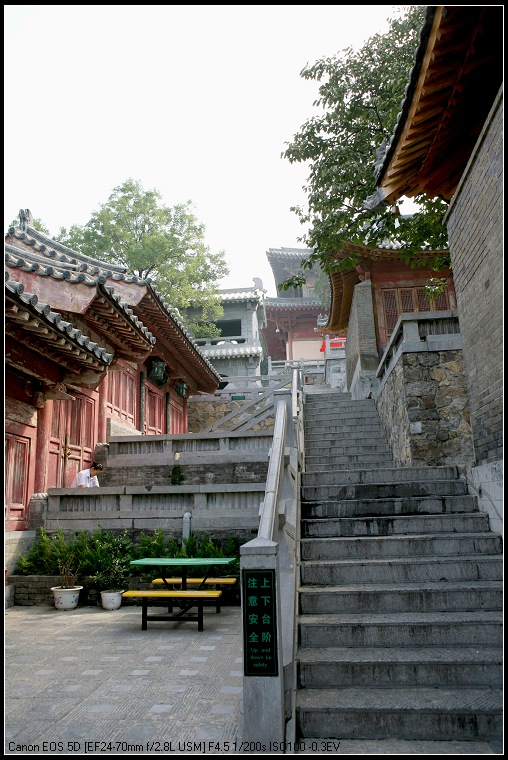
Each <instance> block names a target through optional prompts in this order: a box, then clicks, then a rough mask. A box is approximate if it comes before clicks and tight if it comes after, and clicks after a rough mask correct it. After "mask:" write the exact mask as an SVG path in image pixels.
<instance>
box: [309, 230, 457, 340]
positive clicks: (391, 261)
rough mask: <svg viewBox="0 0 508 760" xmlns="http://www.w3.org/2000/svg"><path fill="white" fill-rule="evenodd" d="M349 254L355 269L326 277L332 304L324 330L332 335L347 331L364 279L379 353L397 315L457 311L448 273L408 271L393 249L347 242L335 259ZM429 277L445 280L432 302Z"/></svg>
mask: <svg viewBox="0 0 508 760" xmlns="http://www.w3.org/2000/svg"><path fill="white" fill-rule="evenodd" d="M431 253H434V254H435V253H437V252H436V251H434V252H431ZM352 254H354V255H355V256H356V257H357V258H358V262H359V263H358V265H357V266H356V267H351V268H348V269H345V270H337V271H335V272H332V274H331V275H330V281H331V286H332V302H331V306H330V313H329V316H328V320H327V322H326V324H325V325H324V327H323V329H324V330H326V331H328V332H332V333H333V332H335V333H341V332H343V331H347V328H348V325H349V318H350V313H351V305H352V302H353V292H354V288H355V286H356V285H358V283H360V282H364V281H365V280H370V281H371V284H372V297H373V304H372V308H373V316H374V324H375V330H376V342H377V348H378V349H379V350H380V351H381V350H382V349H384V348H385V347H386V345H387V343H388V341H389V339H390V336H391V334H392V332H393V329H394V327H395V325H396V324H397V320H398V318H399V317H400V315H401V314H406V313H409V312H422V311H446V310H448V309H456V308H457V302H456V297H455V288H454V285H453V277H452V274H451V270H449V269H443V270H441V271H439V272H436V271H433V270H431V269H426V268H425V267H416V268H411V267H410V266H409V265H408V264H405V263H404V262H403V261H402V260H401V259H400V257H399V253H398V251H397V250H395V249H389V248H383V247H379V248H372V247H368V246H362V245H357V244H353V243H348V245H347V246H346V248H345V249H344V250H343V251H342V252H341V253H340V254H338V255H337V258H338V259H344V258H346V257H348V256H350V255H352ZM429 255H430V254H429ZM432 278H434V279H438V280H443V281H446V282H445V287H444V290H443V292H442V293H440V294H439V295H438V296H437V297H436V298H435V299H430V298H429V297H428V294H427V291H426V287H427V286H428V285H429V282H430V280H431V279H432Z"/></svg>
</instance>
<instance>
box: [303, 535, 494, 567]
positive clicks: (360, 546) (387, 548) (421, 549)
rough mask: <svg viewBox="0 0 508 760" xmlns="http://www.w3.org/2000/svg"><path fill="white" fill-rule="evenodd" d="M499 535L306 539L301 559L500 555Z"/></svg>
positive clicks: (383, 558)
mask: <svg viewBox="0 0 508 760" xmlns="http://www.w3.org/2000/svg"><path fill="white" fill-rule="evenodd" d="M501 552H502V540H501V536H499V535H496V534H495V533H491V532H490V531H487V532H485V533H442V534H439V535H437V534H432V535H425V534H413V535H410V536H406V535H396V536H359V537H346V536H340V537H327V538H323V539H319V538H307V539H303V540H302V541H301V558H302V560H313V559H319V560H341V561H342V560H348V559H365V560H374V559H382V560H387V559H388V558H390V557H394V558H397V559H402V558H403V557H424V556H425V557H431V556H432V557H443V556H448V555H449V556H457V557H458V556H460V555H464V554H471V555H474V554H476V553H483V554H501Z"/></svg>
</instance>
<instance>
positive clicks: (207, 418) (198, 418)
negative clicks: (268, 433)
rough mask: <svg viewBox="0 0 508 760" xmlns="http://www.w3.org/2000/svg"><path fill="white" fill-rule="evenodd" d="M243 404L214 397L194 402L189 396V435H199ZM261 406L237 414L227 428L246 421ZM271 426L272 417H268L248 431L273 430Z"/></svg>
mask: <svg viewBox="0 0 508 760" xmlns="http://www.w3.org/2000/svg"><path fill="white" fill-rule="evenodd" d="M246 400H247V397H246ZM244 403H245V401H222V400H219V399H217V398H215V397H214V396H211V397H210V398H209V399H203V400H201V399H200V400H199V401H198V400H197V398H196V400H194V397H192V396H191V397H190V398H189V401H188V405H187V414H188V429H189V433H200V432H202V431H203V430H208V429H209V428H210V427H211V426H212V425H214V424H215V423H216V422H218V421H219V420H221V419H222V418H223V417H225V416H226V415H227V414H230V412H234V411H236V410H237V409H239V408H240V407H241V406H242V405H243V404H244ZM263 406H264V404H259V405H258V406H255V407H252V409H249V411H248V413H247V414H246V413H243V414H240V413H239V415H238V416H237V417H233V418H232V419H231V420H229V422H228V423H227V427H230V426H231V425H233V424H236V423H237V422H240V421H241V420H244V419H248V418H249V417H250V415H251V414H252V412H253V410H256V411H257V410H259V409H261V408H262V407H263ZM273 426H274V417H273V415H270V416H269V417H266V419H264V420H261V421H260V422H258V423H256V424H255V425H253V427H252V428H250V430H273ZM225 427H226V426H225Z"/></svg>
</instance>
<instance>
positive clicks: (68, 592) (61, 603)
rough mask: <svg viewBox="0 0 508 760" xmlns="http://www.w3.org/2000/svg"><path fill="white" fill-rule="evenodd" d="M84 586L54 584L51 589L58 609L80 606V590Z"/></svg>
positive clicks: (72, 608) (70, 608)
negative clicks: (63, 586) (64, 586)
mask: <svg viewBox="0 0 508 760" xmlns="http://www.w3.org/2000/svg"><path fill="white" fill-rule="evenodd" d="M82 588H83V586H74V588H62V587H61V586H53V587H52V589H51V591H52V592H53V597H54V600H55V607H56V608H57V610H74V609H75V608H76V607H77V606H78V601H79V592H80V591H81V589H82Z"/></svg>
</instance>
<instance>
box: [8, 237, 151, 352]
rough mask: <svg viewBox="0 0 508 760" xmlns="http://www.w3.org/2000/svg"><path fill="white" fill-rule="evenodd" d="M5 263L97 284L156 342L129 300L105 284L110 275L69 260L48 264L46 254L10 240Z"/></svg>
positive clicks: (50, 275) (73, 281)
mask: <svg viewBox="0 0 508 760" xmlns="http://www.w3.org/2000/svg"><path fill="white" fill-rule="evenodd" d="M5 264H6V266H7V267H9V268H12V269H15V268H19V269H21V270H23V271H25V272H35V273H36V274H37V275H39V276H40V277H51V278H52V279H55V280H65V282H67V283H69V284H71V285H72V284H77V283H82V284H84V285H89V286H92V287H94V288H97V289H98V290H99V292H101V293H102V295H103V296H105V297H106V298H107V300H109V301H110V302H113V303H114V304H115V306H116V308H118V309H119V310H120V311H121V313H122V314H123V316H124V318H125V319H126V320H127V321H128V322H130V324H131V325H132V326H133V327H134V328H135V329H136V331H137V332H138V333H140V334H141V335H142V337H143V339H144V340H145V341H146V342H147V343H149V344H150V345H153V344H154V343H155V340H156V339H155V336H154V335H152V333H151V332H150V331H149V330H147V328H146V327H145V326H144V325H143V323H142V322H141V320H139V319H138V318H137V317H136V315H135V314H134V312H133V310H132V309H131V308H130V306H129V304H128V303H126V301H123V300H122V299H121V297H120V296H119V295H117V294H116V293H115V291H114V288H113V287H112V286H111V285H106V284H105V283H106V282H107V278H106V277H105V276H104V275H100V274H96V275H95V276H92V275H91V274H89V273H88V272H83V271H78V266H79V265H78V264H77V263H73V262H69V261H68V260H65V261H63V260H62V259H58V260H57V259H55V261H54V263H53V264H52V265H48V264H47V260H46V259H45V258H44V256H41V255H40V254H37V253H35V252H34V253H28V252H27V251H25V250H23V249H21V248H17V247H16V246H13V245H11V244H9V243H8V244H6V246H5Z"/></svg>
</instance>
